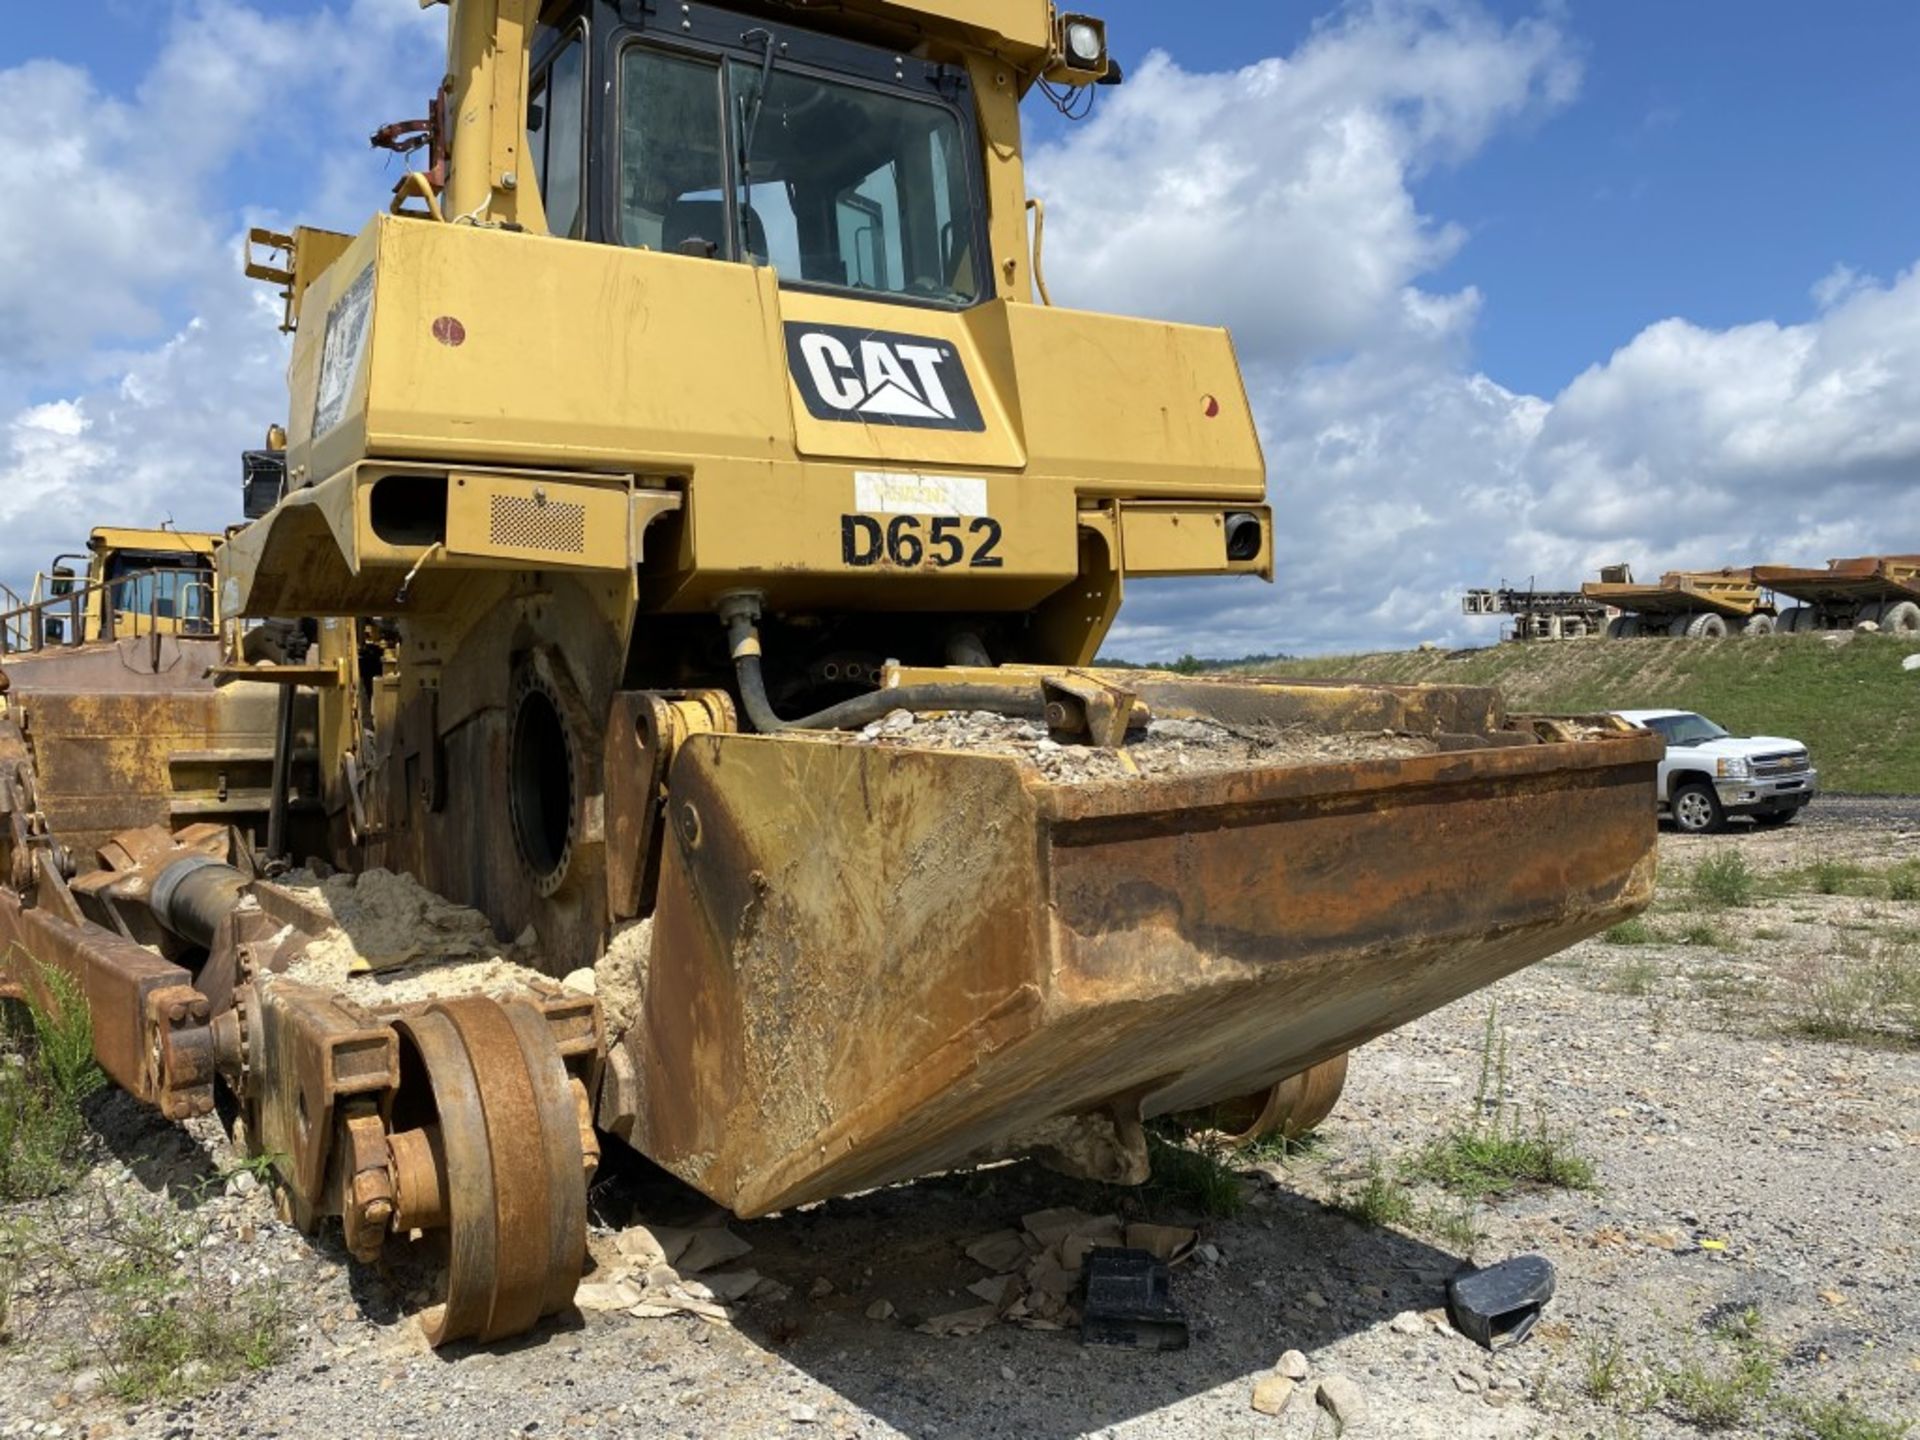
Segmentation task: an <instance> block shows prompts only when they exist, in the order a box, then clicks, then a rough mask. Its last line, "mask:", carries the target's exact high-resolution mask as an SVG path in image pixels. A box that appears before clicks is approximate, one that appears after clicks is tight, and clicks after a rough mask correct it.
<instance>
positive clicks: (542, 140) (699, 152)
mask: <svg viewBox="0 0 1920 1440" xmlns="http://www.w3.org/2000/svg"><path fill="white" fill-rule="evenodd" d="M529 97H530V104H529V113H528V126H527V133H528V142H529V145H530V146H531V159H532V161H533V166H534V170H535V172H536V173H537V175H538V178H539V184H540V192H541V198H542V201H543V204H544V208H545V210H546V213H547V222H548V229H549V231H550V232H551V233H552V234H554V235H557V236H562V237H566V238H571V239H576V240H588V241H592V242H595V243H599V244H607V245H624V246H629V247H632V248H636V249H646V250H656V251H664V252H668V253H673V254H679V255H686V256H692V257H695V258H701V259H713V260H716V261H720V262H732V263H745V264H754V265H769V266H772V267H773V268H774V269H775V270H776V271H777V272H778V274H779V276H780V281H781V284H782V285H783V286H785V287H788V288H792V289H801V290H815V291H822V292H826V293H838V294H853V295H858V296H860V297H861V298H865V299H878V300H887V301H896V302H899V303H902V304H909V305H921V306H937V307H941V308H948V309H961V308H965V307H967V306H970V305H973V304H975V303H977V302H979V301H981V300H983V299H986V298H988V297H989V296H990V295H991V294H992V290H993V285H992V277H991V275H990V274H989V273H988V269H987V256H988V255H989V254H990V246H989V239H988V230H987V214H986V206H985V203H984V200H983V193H984V186H983V180H982V175H981V156H980V141H979V135H980V128H979V121H978V115H977V113H976V108H975V101H974V95H973V92H972V83H971V81H970V79H969V77H968V73H967V71H966V68H965V67H964V66H963V65H959V64H948V63H940V62H936V61H933V60H928V59H922V58H915V57H912V56H906V55H902V54H900V53H898V52H896V51H894V50H892V49H887V48H883V47H880V46H875V45H870V44H865V43H861V42H858V41H855V40H851V39H847V38H844V37H842V36H837V35H827V34H823V33H821V32H819V31H817V30H812V29H808V28H805V27H803V26H801V25H797V24H794V23H792V22H791V20H790V19H789V18H788V17H787V15H786V14H785V13H784V12H778V11H773V10H770V9H769V10H766V11H765V12H764V14H763V13H761V12H760V11H756V12H754V13H751V14H743V13H741V12H739V11H735V10H723V9H720V8H718V7H716V6H710V5H699V4H688V5H677V4H676V5H671V6H669V5H661V6H657V7H649V6H634V5H631V4H626V5H623V4H616V3H611V0H582V3H579V4H576V5H573V6H571V7H568V8H565V9H562V10H560V11H558V12H554V11H549V13H548V19H547V23H546V24H545V25H544V26H543V27H542V31H541V34H540V36H539V38H538V40H537V41H536V44H535V47H534V50H533V55H532V74H531V86H530V89H529Z"/></svg>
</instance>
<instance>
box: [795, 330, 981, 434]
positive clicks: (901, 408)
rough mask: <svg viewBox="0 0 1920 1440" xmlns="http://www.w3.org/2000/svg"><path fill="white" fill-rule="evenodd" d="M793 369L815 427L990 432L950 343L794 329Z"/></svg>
mask: <svg viewBox="0 0 1920 1440" xmlns="http://www.w3.org/2000/svg"><path fill="white" fill-rule="evenodd" d="M787 368H788V370H789V371H791V372H792V374H793V383H794V384H795V385H797V386H799V388H800V396H801V398H802V399H803V400H805V401H806V402H807V413H808V414H810V415H812V416H813V417H814V419H816V420H844V421H847V422H849V423H851V424H855V425H909V426H912V427H914V428H916V429H921V430H970V431H973V432H974V433H976V434H977V433H979V432H980V431H983V430H985V429H986V428H987V425H986V421H985V420H983V419H982V418H981V416H980V404H979V402H978V401H977V400H976V399H975V398H974V394H973V383H972V382H971V381H970V380H968V378H967V367H966V365H965V364H964V363H963V362H962V361H961V359H960V356H959V353H958V352H957V351H956V350H955V349H954V348H953V346H952V345H951V344H949V343H948V342H947V341H945V340H935V339H932V338H930V337H928V336H924V335H901V334H896V333H894V332H892V331H889V330H862V329H857V328H855V327H853V326H849V325H801V324H798V323H794V322H789V323H788V325H787Z"/></svg>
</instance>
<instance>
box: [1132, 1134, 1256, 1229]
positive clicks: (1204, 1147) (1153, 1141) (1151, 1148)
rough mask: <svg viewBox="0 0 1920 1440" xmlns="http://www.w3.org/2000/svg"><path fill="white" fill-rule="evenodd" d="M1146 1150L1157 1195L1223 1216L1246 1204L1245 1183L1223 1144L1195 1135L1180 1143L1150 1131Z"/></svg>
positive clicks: (1234, 1213) (1206, 1212)
mask: <svg viewBox="0 0 1920 1440" xmlns="http://www.w3.org/2000/svg"><path fill="white" fill-rule="evenodd" d="M1147 1153H1148V1155H1149V1157H1150V1159H1151V1163H1152V1166H1153V1179H1152V1180H1151V1181H1150V1182H1149V1183H1150V1185H1151V1187H1152V1188H1153V1190H1155V1191H1156V1192H1157V1193H1159V1194H1160V1195H1163V1196H1165V1197H1167V1198H1168V1199H1170V1200H1173V1201H1175V1202H1177V1203H1179V1204H1182V1205H1185V1206H1186V1207H1187V1208H1188V1209H1191V1210H1198V1211H1199V1212H1200V1213H1201V1214H1203V1215H1212V1216H1216V1217H1218V1218H1220V1219H1223V1220H1230V1219H1232V1218H1233V1217H1234V1216H1236V1215H1238V1214H1239V1213H1240V1212H1241V1211H1242V1210H1243V1209H1245V1208H1246V1204H1247V1192H1246V1187H1245V1186H1244V1185H1243V1184H1241V1181H1240V1177H1239V1176H1238V1175H1236V1174H1235V1173H1234V1172H1233V1170H1232V1168H1231V1166H1230V1164H1229V1163H1228V1162H1229V1156H1230V1155H1231V1153H1232V1152H1229V1151H1227V1150H1226V1149H1225V1148H1224V1147H1222V1146H1220V1145H1218V1144H1213V1143H1208V1142H1205V1141H1202V1140H1200V1139H1197V1138H1196V1139H1192V1140H1189V1141H1187V1142H1186V1143H1184V1144H1181V1143H1176V1142H1174V1141H1170V1140H1167V1139H1165V1138H1163V1137H1162V1136H1160V1135H1156V1134H1153V1133H1151V1132H1149V1133H1148V1135H1147Z"/></svg>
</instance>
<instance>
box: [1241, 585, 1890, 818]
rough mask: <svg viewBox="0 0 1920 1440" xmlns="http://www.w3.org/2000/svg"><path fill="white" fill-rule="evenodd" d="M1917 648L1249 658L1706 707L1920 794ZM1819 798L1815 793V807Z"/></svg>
mask: <svg viewBox="0 0 1920 1440" xmlns="http://www.w3.org/2000/svg"><path fill="white" fill-rule="evenodd" d="M1568 578H1569V579H1572V578H1574V577H1568ZM1487 638H1488V640H1491V639H1492V629H1491V622H1489V629H1488V632H1487ZM1676 652H1684V653H1676ZM1916 652H1920V646H1916V645H1914V644H1913V643H1912V642H1910V641H1905V640H1901V639H1897V638H1895V637H1892V636H1880V635H1859V636H1855V637H1854V638H1853V639H1852V640H1851V641H1850V642H1848V643H1847V644H1845V645H1837V646H1829V645H1826V644H1824V643H1822V642H1821V641H1819V640H1818V639H1817V638H1815V637H1813V636H1808V635H1770V636H1765V637H1759V636H1744V635H1740V636H1729V637H1728V638H1726V639H1725V640H1705V641H1701V640H1689V641H1687V642H1686V643H1685V644H1684V645H1681V646H1676V645H1674V644H1672V643H1670V642H1669V641H1668V640H1666V639H1665V638H1661V639H1648V640H1595V641H1584V640H1580V641H1570V642H1566V643H1562V644H1546V645H1495V644H1489V645H1487V646H1486V648H1484V649H1479V650H1472V651H1467V652H1464V653H1460V652H1455V653H1453V654H1449V653H1447V652H1438V653H1434V652H1425V653H1423V652H1420V651H1399V652H1393V653H1386V654H1378V655H1329V656H1316V657H1314V658H1312V659H1306V660H1282V661H1267V662H1263V663H1258V664H1254V665H1249V666H1247V667H1245V668H1247V669H1252V670H1256V671H1258V672H1259V673H1262V674H1269V675H1277V676H1281V677H1294V678H1300V679H1313V678H1321V679H1329V678H1330V679H1342V680H1373V681H1387V682H1394V683H1399V684H1421V683H1441V684H1444V683H1453V684H1463V685H1493V686H1497V687H1498V688H1499V689H1500V690H1501V692H1502V693H1503V694H1505V696H1506V697H1507V701H1508V704H1509V705H1510V707H1511V708H1512V709H1514V710H1517V711H1519V710H1532V711H1546V712H1548V713H1554V714H1580V713H1583V712H1588V711H1594V710H1611V709H1617V708H1626V707H1632V706H1656V705H1658V706H1669V705H1670V706H1674V707H1676V708H1679V709H1683V710H1698V711H1700V712H1701V713H1702V714H1705V715H1707V716H1709V717H1711V718H1712V719H1714V720H1717V721H1719V722H1720V723H1721V724H1722V725H1724V726H1726V727H1727V728H1728V729H1729V730H1731V731H1732V732H1733V733H1734V734H1736V735H1790V736H1792V737H1793V738H1794V739H1796V740H1800V741H1803V742H1805V744H1806V745H1807V746H1809V747H1810V748H1811V749H1812V751H1813V758H1814V762H1815V763H1816V764H1817V765H1819V767H1820V781H1821V786H1822V788H1823V789H1831V790H1835V791H1839V792H1842V793H1853V794H1883V795H1886V794H1891V795H1913V794H1920V706H1916V705H1915V704H1914V703H1913V677H1912V675H1911V674H1909V673H1906V672H1903V671H1902V670H1901V669H1900V659H1901V657H1902V656H1904V655H1908V654H1913V653H1916ZM1819 806H1820V802H1819V801H1818V800H1817V799H1816V800H1815V801H1814V802H1813V807H1814V813H1817V812H1818V810H1819Z"/></svg>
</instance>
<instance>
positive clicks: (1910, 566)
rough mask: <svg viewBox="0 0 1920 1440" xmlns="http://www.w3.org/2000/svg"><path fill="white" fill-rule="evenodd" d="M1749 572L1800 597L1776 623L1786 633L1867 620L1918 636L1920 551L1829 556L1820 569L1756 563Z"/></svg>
mask: <svg viewBox="0 0 1920 1440" xmlns="http://www.w3.org/2000/svg"><path fill="white" fill-rule="evenodd" d="M1753 575H1754V579H1755V580H1757V581H1758V582H1759V583H1760V584H1762V585H1765V586H1766V587H1767V588H1768V589H1770V590H1774V591H1776V592H1778V593H1779V594H1782V595H1785V596H1787V597H1788V598H1790V599H1793V600H1797V601H1799V602H1800V603H1799V604H1797V605H1794V606H1792V607H1791V608H1789V609H1787V610H1785V611H1783V612H1782V613H1781V616H1780V628H1781V629H1782V630H1783V631H1786V632H1787V633H1789V634H1798V633H1800V632H1802V631H1807V630H1851V629H1852V628H1853V627H1854V626H1856V625H1860V624H1864V623H1866V622H1868V621H1871V622H1872V623H1873V624H1874V625H1876V626H1878V627H1879V628H1880V629H1881V630H1883V631H1885V632H1886V633H1888V634H1890V635H1920V555H1865V556H1860V557H1857V558H1855V559H1851V560H1829V561H1828V562H1827V567H1826V569H1824V570H1820V569H1803V568H1800V567H1798V566H1793V565H1756V566H1754V567H1753Z"/></svg>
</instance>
